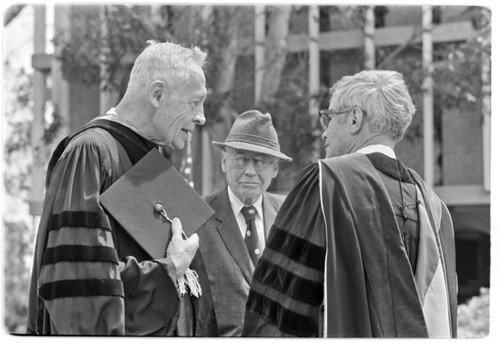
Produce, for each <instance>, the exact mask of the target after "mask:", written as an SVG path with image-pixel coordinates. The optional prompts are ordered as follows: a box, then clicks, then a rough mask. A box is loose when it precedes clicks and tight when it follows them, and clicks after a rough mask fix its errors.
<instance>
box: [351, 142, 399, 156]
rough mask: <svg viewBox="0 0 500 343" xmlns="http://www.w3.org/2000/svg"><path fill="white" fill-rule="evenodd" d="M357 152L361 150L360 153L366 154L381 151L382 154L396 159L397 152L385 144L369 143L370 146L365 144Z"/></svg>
mask: <svg viewBox="0 0 500 343" xmlns="http://www.w3.org/2000/svg"><path fill="white" fill-rule="evenodd" d="M356 152H359V153H361V154H365V155H367V154H371V153H374V152H379V153H381V154H384V155H386V156H387V157H390V158H393V159H396V153H395V152H394V150H393V149H392V148H391V147H390V146H388V145H383V144H373V145H368V146H365V147H363V148H361V149H359V150H358V151H356Z"/></svg>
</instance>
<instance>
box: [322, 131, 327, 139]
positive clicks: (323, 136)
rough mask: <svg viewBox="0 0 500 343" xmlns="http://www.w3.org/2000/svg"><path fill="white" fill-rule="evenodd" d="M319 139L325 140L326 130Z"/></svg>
mask: <svg viewBox="0 0 500 343" xmlns="http://www.w3.org/2000/svg"><path fill="white" fill-rule="evenodd" d="M321 138H323V139H324V140H326V130H325V131H323V133H322V134H321Z"/></svg>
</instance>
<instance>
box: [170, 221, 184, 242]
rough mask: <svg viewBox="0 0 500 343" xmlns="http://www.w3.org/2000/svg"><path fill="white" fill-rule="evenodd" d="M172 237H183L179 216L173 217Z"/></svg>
mask: <svg viewBox="0 0 500 343" xmlns="http://www.w3.org/2000/svg"><path fill="white" fill-rule="evenodd" d="M172 238H176V239H182V224H181V220H180V219H179V218H174V219H172Z"/></svg>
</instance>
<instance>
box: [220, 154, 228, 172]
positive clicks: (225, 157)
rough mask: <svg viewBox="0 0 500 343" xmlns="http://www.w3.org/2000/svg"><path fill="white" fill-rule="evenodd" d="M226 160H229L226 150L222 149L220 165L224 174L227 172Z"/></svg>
mask: <svg viewBox="0 0 500 343" xmlns="http://www.w3.org/2000/svg"><path fill="white" fill-rule="evenodd" d="M226 162H227V156H226V152H225V151H224V150H221V152H220V167H221V169H222V172H223V173H224V174H225V173H226Z"/></svg>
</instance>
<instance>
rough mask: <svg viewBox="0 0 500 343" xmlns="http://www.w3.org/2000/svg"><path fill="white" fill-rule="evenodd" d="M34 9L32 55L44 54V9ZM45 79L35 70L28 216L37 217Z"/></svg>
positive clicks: (40, 198) (41, 185)
mask: <svg viewBox="0 0 500 343" xmlns="http://www.w3.org/2000/svg"><path fill="white" fill-rule="evenodd" d="M33 8H34V16H35V18H34V19H35V21H34V23H35V24H34V35H33V40H34V53H35V54H41V55H42V54H45V50H46V26H47V21H46V7H45V5H33ZM46 84H47V77H46V74H45V72H43V71H42V70H37V69H35V71H34V75H33V122H32V124H31V147H32V149H33V150H32V151H33V169H32V174H31V177H32V185H31V196H30V214H31V215H32V216H39V215H40V214H41V213H42V203H43V197H44V185H45V181H44V179H45V171H44V164H45V161H44V158H43V156H44V155H43V154H42V153H41V152H42V150H43V148H44V144H43V135H44V127H45V120H44V115H45V102H46V100H47V89H46Z"/></svg>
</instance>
